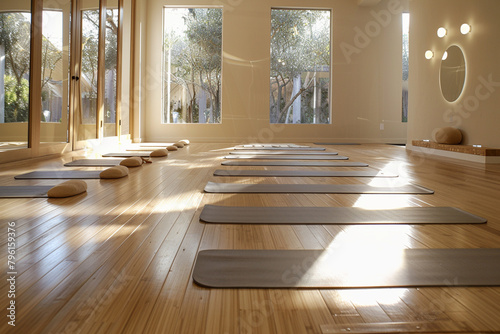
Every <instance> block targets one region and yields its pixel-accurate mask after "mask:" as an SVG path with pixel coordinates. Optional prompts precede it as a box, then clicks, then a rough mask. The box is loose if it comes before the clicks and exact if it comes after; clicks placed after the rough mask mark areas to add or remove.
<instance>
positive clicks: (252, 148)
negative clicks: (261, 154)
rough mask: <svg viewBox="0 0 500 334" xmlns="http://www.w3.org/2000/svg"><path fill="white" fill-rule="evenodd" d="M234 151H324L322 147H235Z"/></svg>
mask: <svg viewBox="0 0 500 334" xmlns="http://www.w3.org/2000/svg"><path fill="white" fill-rule="evenodd" d="M234 149H235V150H263V151H265V150H269V151H272V150H278V151H325V150H326V149H325V148H324V147H308V146H306V147H302V146H299V147H235V148H234Z"/></svg>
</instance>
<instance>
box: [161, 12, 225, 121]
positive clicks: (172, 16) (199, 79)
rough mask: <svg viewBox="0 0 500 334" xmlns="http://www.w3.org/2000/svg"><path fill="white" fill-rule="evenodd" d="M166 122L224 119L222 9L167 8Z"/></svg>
mask: <svg viewBox="0 0 500 334" xmlns="http://www.w3.org/2000/svg"><path fill="white" fill-rule="evenodd" d="M163 14H164V15H163V16H164V29H163V113H162V122H163V123H220V122H221V69H222V62H221V54H222V9H221V8H165V9H164V13H163Z"/></svg>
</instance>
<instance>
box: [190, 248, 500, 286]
mask: <svg viewBox="0 0 500 334" xmlns="http://www.w3.org/2000/svg"><path fill="white" fill-rule="evenodd" d="M358 251H359V252H362V253H361V254H360V253H357V252H358ZM499 263H500V249H497V248H491V249H403V250H399V251H398V250H391V251H390V252H388V251H387V250H385V251H384V250H383V249H382V250H379V249H363V250H361V249H360V250H353V249H352V248H349V249H342V248H335V249H331V250H204V251H200V252H199V253H198V257H197V259H196V263H195V266H194V271H193V280H194V281H195V282H196V283H197V284H199V285H202V286H205V287H213V288H318V289H320V288H326V289H336V288H378V287H423V286H441V287H450V286H453V287H456V286H500V266H499V265H498V264H499Z"/></svg>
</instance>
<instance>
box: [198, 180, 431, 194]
mask: <svg viewBox="0 0 500 334" xmlns="http://www.w3.org/2000/svg"><path fill="white" fill-rule="evenodd" d="M205 192H207V193H260V194H272V193H279V194H292V193H296V194H422V195H423V194H433V193H434V191H433V190H430V189H427V188H424V187H421V186H417V185H413V184H408V185H404V186H399V187H372V186H369V185H366V184H265V183H254V184H239V183H216V182H208V183H207V185H206V186H205Z"/></svg>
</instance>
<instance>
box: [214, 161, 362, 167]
mask: <svg viewBox="0 0 500 334" xmlns="http://www.w3.org/2000/svg"><path fill="white" fill-rule="evenodd" d="M344 161H346V160H342V161H312V160H311V161H295V160H281V161H278V160H276V161H272V160H271V161H256V160H240V161H236V160H230V161H223V162H221V165H224V166H290V167H368V164H365V163H362V162H344Z"/></svg>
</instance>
